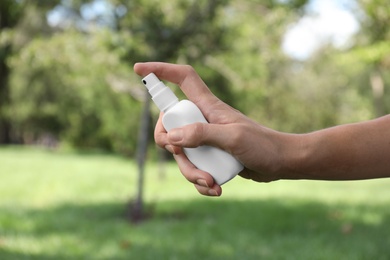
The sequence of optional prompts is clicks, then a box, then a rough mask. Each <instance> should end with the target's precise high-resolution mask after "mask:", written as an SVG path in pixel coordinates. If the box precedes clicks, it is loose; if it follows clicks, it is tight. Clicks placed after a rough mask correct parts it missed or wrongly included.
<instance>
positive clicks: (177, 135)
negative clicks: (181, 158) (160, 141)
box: [168, 129, 183, 142]
mask: <svg viewBox="0 0 390 260" xmlns="http://www.w3.org/2000/svg"><path fill="white" fill-rule="evenodd" d="M168 137H169V139H170V140H171V141H173V142H179V141H181V140H182V139H183V130H182V129H174V130H171V131H169V133H168Z"/></svg>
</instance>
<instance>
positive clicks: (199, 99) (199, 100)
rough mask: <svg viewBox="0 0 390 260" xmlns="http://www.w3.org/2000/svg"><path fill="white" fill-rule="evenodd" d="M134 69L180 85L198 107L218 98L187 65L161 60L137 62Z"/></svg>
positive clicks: (141, 73)
mask: <svg viewBox="0 0 390 260" xmlns="http://www.w3.org/2000/svg"><path fill="white" fill-rule="evenodd" d="M134 71H135V72H136V73H137V74H139V75H141V76H146V75H147V74H149V73H151V72H153V73H154V74H156V76H157V77H158V78H160V79H161V80H167V81H169V82H172V83H175V84H177V85H179V86H180V88H181V90H182V91H183V92H184V94H185V95H186V96H187V98H188V99H190V100H191V101H192V102H194V103H195V104H197V105H198V106H199V108H201V109H202V107H203V108H206V107H207V106H205V105H203V106H202V104H213V103H216V102H217V101H218V100H219V99H218V98H217V97H215V96H214V95H213V94H212V93H211V91H210V90H209V88H208V87H207V86H206V84H205V83H204V82H203V80H202V79H201V78H200V77H199V75H198V74H197V73H196V71H195V70H194V69H193V68H192V67H191V66H189V65H177V64H169V63H163V62H147V63H137V64H135V65H134Z"/></svg>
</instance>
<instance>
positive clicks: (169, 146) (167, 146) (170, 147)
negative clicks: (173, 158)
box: [165, 144, 175, 154]
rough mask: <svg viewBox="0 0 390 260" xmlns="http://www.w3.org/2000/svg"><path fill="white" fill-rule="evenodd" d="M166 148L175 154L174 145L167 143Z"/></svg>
mask: <svg viewBox="0 0 390 260" xmlns="http://www.w3.org/2000/svg"><path fill="white" fill-rule="evenodd" d="M165 150H167V151H168V152H170V153H171V154H175V151H174V150H173V147H172V145H169V144H167V145H166V146H165Z"/></svg>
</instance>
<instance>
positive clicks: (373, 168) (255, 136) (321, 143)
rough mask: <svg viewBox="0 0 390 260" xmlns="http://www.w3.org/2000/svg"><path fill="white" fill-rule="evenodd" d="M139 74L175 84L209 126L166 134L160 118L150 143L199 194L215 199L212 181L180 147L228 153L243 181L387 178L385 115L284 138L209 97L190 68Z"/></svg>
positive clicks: (389, 136) (389, 123) (155, 67)
mask: <svg viewBox="0 0 390 260" xmlns="http://www.w3.org/2000/svg"><path fill="white" fill-rule="evenodd" d="M134 70H135V72H136V73H138V74H139V75H141V76H145V75H147V74H148V73H150V72H154V73H155V74H156V75H157V76H158V77H159V78H161V79H163V80H167V81H170V82H173V83H175V84H177V85H179V86H180V88H181V89H182V91H183V92H184V94H186V96H187V97H188V99H190V100H192V101H193V102H194V103H195V104H196V105H197V106H198V107H199V108H200V110H201V111H202V113H203V114H204V115H205V117H206V119H207V120H208V121H209V122H210V124H200V123H198V124H192V125H187V126H184V127H182V128H180V129H173V130H171V131H170V132H169V133H167V132H166V131H165V129H164V127H163V126H162V124H161V116H160V119H159V121H158V122H157V125H156V129H155V140H156V143H157V144H158V145H159V146H161V147H163V148H166V149H167V150H169V151H170V152H172V153H173V154H174V157H175V160H176V161H177V163H178V166H179V168H180V170H181V172H182V174H183V175H184V176H185V177H186V178H187V180H188V181H190V182H192V183H194V185H195V187H196V189H197V190H198V191H199V192H200V193H201V194H203V195H211V196H219V195H221V193H222V189H221V187H220V186H219V185H217V184H216V183H214V180H213V179H212V177H211V176H210V175H209V174H208V173H206V172H202V171H200V170H198V169H196V168H195V167H194V166H193V165H192V163H191V162H190V161H188V159H187V158H186V156H185V155H184V153H183V152H182V150H181V147H197V146H199V145H205V144H206V145H212V146H216V147H219V148H221V149H224V150H226V151H228V152H230V153H231V154H233V155H234V156H235V157H236V158H237V159H238V160H240V161H241V163H243V164H244V165H245V169H244V170H243V171H242V172H241V173H240V175H241V176H242V177H244V178H248V179H252V180H254V181H259V182H269V181H274V180H278V179H316V180H317V179H318V180H319V179H321V180H353V179H371V178H381V177H390V116H385V117H382V118H378V119H375V120H372V121H367V122H361V123H356V124H348V125H340V126H336V127H333V128H328V129H324V130H320V131H316V132H313V133H308V134H287V133H282V132H278V131H274V130H272V129H269V128H266V127H264V126H262V125H260V124H258V123H256V122H253V121H252V120H250V119H249V118H247V117H246V116H245V115H243V114H242V113H240V112H239V111H237V110H235V109H233V108H231V107H230V106H228V105H227V104H225V103H223V102H222V101H220V100H219V99H218V98H217V97H215V96H214V95H213V94H212V93H211V92H210V90H209V89H208V87H207V86H206V84H205V83H204V82H203V81H202V80H201V79H200V77H199V76H198V75H197V74H196V72H195V71H194V70H193V69H192V68H191V67H190V66H183V65H174V64H166V63H156V62H152V63H141V64H136V65H135V66H134Z"/></svg>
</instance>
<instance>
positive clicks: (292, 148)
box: [277, 133, 310, 179]
mask: <svg viewBox="0 0 390 260" xmlns="http://www.w3.org/2000/svg"><path fill="white" fill-rule="evenodd" d="M278 143H279V148H278V150H279V155H280V156H278V158H279V162H278V164H279V165H280V167H279V169H278V173H277V175H278V176H279V179H303V178H306V177H307V176H306V177H305V173H304V169H305V163H306V162H307V158H308V156H307V155H308V154H309V149H310V138H309V136H308V135H307V134H287V133H279V142H278Z"/></svg>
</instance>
